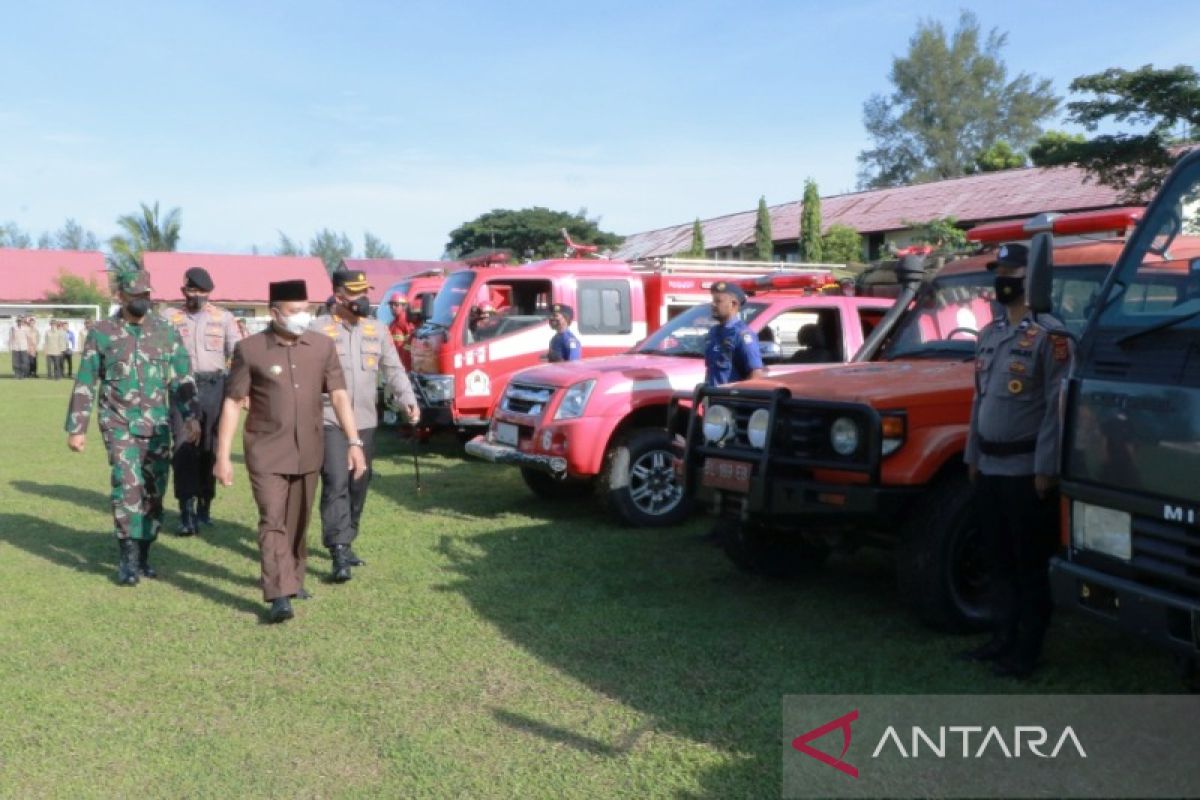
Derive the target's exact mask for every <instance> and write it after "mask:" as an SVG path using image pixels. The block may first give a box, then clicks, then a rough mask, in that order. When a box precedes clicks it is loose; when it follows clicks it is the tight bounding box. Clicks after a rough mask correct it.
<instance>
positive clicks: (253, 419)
mask: <svg viewBox="0 0 1200 800" xmlns="http://www.w3.org/2000/svg"><path fill="white" fill-rule="evenodd" d="M270 301H271V327H270V328H268V329H267V330H265V331H263V332H262V333H258V334H255V335H253V336H249V337H247V338H245V339H243V340H242V341H240V342H238V344H237V348H236V349H235V350H234V353H233V364H232V366H231V368H230V371H229V379H228V380H227V382H226V384H225V402H224V408H223V409H222V412H221V427H220V433H219V436H218V443H217V460H216V465H215V466H214V467H213V474H214V475H215V476H216V478H217V480H218V481H220V482H221V485H223V486H231V485H233V463H232V461H231V451H232V449H233V436H234V433H236V432H237V424H238V419H239V417H240V411H241V408H242V404H243V401H244V400H245V399H246V398H249V399H250V413H249V414H248V415H247V418H246V428H245V434H244V436H243V450H244V451H245V456H246V469H247V471H248V472H249V473H250V488H251V489H252V490H253V492H254V500H255V502H256V503H257V504H258V546H259V550H260V553H261V566H262V589H263V599H265V600H266V601H267V602H269V603H270V604H271V610H270V613H269V619H270V621H271V622H284V621H285V620H289V619H291V618H292V615H293V612H292V604H291V598H293V597H296V598H299V599H301V600H303V599H306V598H307V597H308V596H309V595H308V593H307V592H306V591H305V590H304V568H305V559H306V557H307V547H306V544H305V533H306V531H307V529H308V518H309V514H310V513H311V511H312V503H313V498H314V496H315V493H316V488H317V473H318V472H319V471H320V469H321V463H322V461H323V459H324V436H323V432H322V414H321V409H322V405H321V394H322V392H327V393H328V394H329V402H330V405H331V406H332V407H333V411H334V414H335V415H336V416H337V420H338V424H339V425H341V427H342V430H343V431H345V432H346V436H347V438H348V440H349V441H348V446H349V448H348V450H349V452H348V457H347V463H348V466H349V469H350V470H351V472H352V473H353V475H354V477H355V479H358V478H361V477H362V476H363V474H364V473H365V472H366V461H365V460H364V458H363V444H362V440H361V439H359V437H358V429H357V428H356V427H355V425H354V411H353V409H352V408H351V406H350V398H349V395H347V393H346V382H345V378H344V377H343V375H342V367H341V364H340V363H339V362H338V356H337V350H336V349H335V348H334V344H333V340H332V339H330V338H329V337H328V336H324V335H321V334H319V333H311V332H309V331H308V326H309V325H310V324H311V322H312V315H311V314H310V313H309V312H308V307H309V304H308V291H307V286H306V285H305V283H304V281H282V282H280V283H272V284H271V289H270Z"/></svg>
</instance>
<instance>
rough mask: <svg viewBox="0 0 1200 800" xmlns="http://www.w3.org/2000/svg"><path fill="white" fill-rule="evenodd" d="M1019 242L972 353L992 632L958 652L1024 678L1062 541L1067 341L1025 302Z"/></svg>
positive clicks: (971, 453)
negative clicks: (997, 310) (996, 310)
mask: <svg viewBox="0 0 1200 800" xmlns="http://www.w3.org/2000/svg"><path fill="white" fill-rule="evenodd" d="M1028 257H1029V251H1028V249H1027V248H1026V247H1025V246H1024V245H1020V244H1007V245H1003V246H1001V247H1000V250H999V251H998V253H997V256H996V259H995V260H994V261H992V262H991V263H990V264H988V269H991V270H994V271H995V274H996V277H995V286H996V301H997V303H999V304H1000V305H1001V306H1003V311H1004V313H1002V314H1000V315H998V316H997V317H996V318H994V319H993V320H992V322H991V323H989V324H988V325H987V326H985V327H984V329H983V330H982V331H980V332H979V341H978V343H977V345H976V351H975V400H974V403H973V404H972V406H971V425H970V430H969V433H968V437H967V448H966V455H965V461H966V463H967V468H968V472H969V474H970V477H971V482H972V483H973V484H974V487H975V506H976V512H977V514H978V519H979V527H980V534H981V538H982V541H983V547H984V548H985V550H984V553H985V554H986V556H987V561H988V563H989V565H990V567H991V573H992V574H991V581H992V583H991V585H992V590H993V603H994V606H993V610H994V622H993V633H992V638H991V640H989V641H988V642H987V643H986V644H984V645H983V646H982V647H979V648H977V649H975V650H972V651H969V652H967V653H965V654H964V656H965V657H966V658H968V659H970V660H974V661H992V662H994V666H993V671H994V672H995V673H996V674H997V675H1001V676H1009V677H1015V678H1027V677H1028V676H1029V675H1030V674H1032V673H1033V671H1034V669H1035V668H1036V666H1037V662H1038V658H1039V656H1040V655H1041V650H1042V640H1043V638H1044V636H1045V633H1046V628H1047V626H1048V625H1049V622H1050V612H1051V610H1052V604H1051V599H1050V580H1049V574H1048V567H1049V559H1050V556H1051V555H1052V554H1053V552H1054V549H1055V546H1056V542H1057V540H1058V535H1057V534H1058V490H1057V485H1058V462H1059V434H1060V427H1061V425H1060V421H1059V416H1058V398H1059V393H1060V391H1061V386H1062V381H1063V380H1064V379H1065V378H1066V376H1067V373H1068V371H1069V369H1070V365H1071V357H1072V343H1071V339H1070V337H1069V335H1068V334H1067V332H1066V329H1065V328H1064V327H1063V325H1062V323H1061V322H1059V321H1058V320H1057V319H1055V318H1053V317H1051V316H1049V315H1047V314H1038V315H1036V316H1035V315H1034V314H1033V313H1032V312H1031V311H1030V310H1029V309H1028V307H1027V306H1026V304H1025V299H1026V298H1025V267H1026V264H1027V263H1028Z"/></svg>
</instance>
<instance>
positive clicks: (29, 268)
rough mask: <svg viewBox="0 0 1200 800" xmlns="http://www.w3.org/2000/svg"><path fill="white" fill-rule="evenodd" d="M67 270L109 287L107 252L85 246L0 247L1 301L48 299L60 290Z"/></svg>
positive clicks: (16, 301) (103, 287)
mask: <svg viewBox="0 0 1200 800" xmlns="http://www.w3.org/2000/svg"><path fill="white" fill-rule="evenodd" d="M63 273H68V274H71V275H78V276H79V277H81V278H83V279H84V280H92V281H95V283H96V285H97V286H98V287H100V288H101V289H102V290H104V291H108V275H107V274H106V273H105V271H104V254H103V253H96V252H91V251H82V250H10V249H6V248H0V303H10V304H22V303H46V302H49V300H48V298H47V295H49V294H51V293H54V292H57V291H58V290H59V286H58V277H59V275H61V274H63Z"/></svg>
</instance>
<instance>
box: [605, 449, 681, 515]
mask: <svg viewBox="0 0 1200 800" xmlns="http://www.w3.org/2000/svg"><path fill="white" fill-rule="evenodd" d="M675 457H676V453H675V450H674V438H673V437H672V436H671V434H670V433H669V432H668V431H667V430H666V429H665V428H644V429H642V430H636V431H633V432H632V433H630V434H629V435H627V436H624V437H622V438H621V439H620V440H618V441H617V442H616V444H614V445H613V446H612V447H611V448H610V449H609V452H608V456H607V457H606V460H605V467H604V472H603V473H602V474H601V476H600V492H601V495H602V497H603V499H604V502H605V504H606V505H607V506H608V508H609V510H610V511H612V512H613V513H614V514H615V515H616V516H617V518H618V519H619V520H620V521H621V522H622V523H624V524H626V525H629V526H632V527H635V528H656V527H663V526H666V525H676V524H678V523H680V522H682V521H683V520H684V519H686V518H687V515H688V514H689V513H690V512H691V502H690V499H689V498H687V497H685V496H684V492H683V484H682V483H681V482H680V480H679V476H678V475H676V474H675Z"/></svg>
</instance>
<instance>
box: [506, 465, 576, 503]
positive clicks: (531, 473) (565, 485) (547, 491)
mask: <svg viewBox="0 0 1200 800" xmlns="http://www.w3.org/2000/svg"><path fill="white" fill-rule="evenodd" d="M521 478H522V479H523V480H524V481H525V485H526V486H528V487H529V491H531V492H533V493H534V494H536V495H537V496H538V497H540V498H542V499H543V500H575V499H578V498H580V497H586V496H587V495H588V494H590V493H591V491H592V488H593V487H592V482H591V481H586V480H581V479H579V478H565V479H563V480H558V479H557V478H552V477H550V476H549V475H547V474H546V473H544V472H538V471H537V470H534V469H525V468H524V467H522V468H521Z"/></svg>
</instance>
